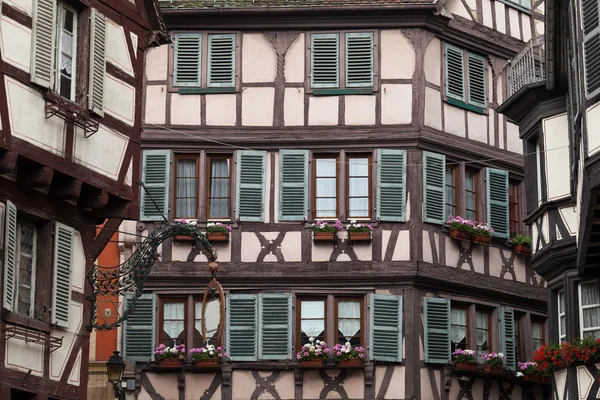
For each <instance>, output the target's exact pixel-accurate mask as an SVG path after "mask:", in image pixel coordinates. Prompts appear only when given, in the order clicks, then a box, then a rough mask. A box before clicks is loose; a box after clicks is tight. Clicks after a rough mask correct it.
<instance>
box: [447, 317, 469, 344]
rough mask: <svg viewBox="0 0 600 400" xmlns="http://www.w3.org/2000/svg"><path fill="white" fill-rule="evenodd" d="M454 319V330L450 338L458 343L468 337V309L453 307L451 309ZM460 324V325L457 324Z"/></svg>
mask: <svg viewBox="0 0 600 400" xmlns="http://www.w3.org/2000/svg"><path fill="white" fill-rule="evenodd" d="M450 317H451V321H452V332H451V337H450V340H452V343H455V344H458V343H461V342H463V341H465V342H466V338H467V311H466V310H463V309H454V308H453V309H452V310H451V311H450ZM457 325H460V326H457Z"/></svg>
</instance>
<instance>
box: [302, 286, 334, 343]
mask: <svg viewBox="0 0 600 400" xmlns="http://www.w3.org/2000/svg"><path fill="white" fill-rule="evenodd" d="M303 301H323V306H324V311H325V312H324V314H323V340H325V342H327V332H328V330H327V322H328V311H329V310H328V308H329V307H327V305H328V296H327V295H323V296H318V295H317V296H296V310H295V312H296V315H295V320H296V321H295V322H296V328H295V329H294V332H293V333H294V334H295V335H296V349H297V351H296V352H299V351H300V349H301V348H302V346H304V345H305V344H306V343H302V342H301V339H302V320H303V318H302V302H303ZM308 319H316V318H308Z"/></svg>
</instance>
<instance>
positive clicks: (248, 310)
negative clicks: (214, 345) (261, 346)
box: [227, 294, 258, 361]
mask: <svg viewBox="0 0 600 400" xmlns="http://www.w3.org/2000/svg"><path fill="white" fill-rule="evenodd" d="M257 303H258V301H257V296H256V295H255V294H230V295H228V296H227V350H228V351H229V356H230V357H231V359H232V360H233V361H256V356H257V334H256V333H257V328H258V318H257V314H258V312H257V311H258V309H257V308H258V307H257V305H258V304H257Z"/></svg>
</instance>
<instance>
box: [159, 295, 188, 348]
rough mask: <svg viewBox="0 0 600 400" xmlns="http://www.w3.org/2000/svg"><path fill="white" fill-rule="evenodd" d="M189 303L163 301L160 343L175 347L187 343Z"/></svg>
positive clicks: (183, 301)
mask: <svg viewBox="0 0 600 400" xmlns="http://www.w3.org/2000/svg"><path fill="white" fill-rule="evenodd" d="M186 305H187V302H186V301H185V300H161V307H160V324H161V325H160V326H161V328H162V329H159V338H158V342H159V343H164V344H165V345H166V346H167V347H173V346H175V345H180V344H183V343H184V342H185V332H186V326H185V325H186V315H187V307H186Z"/></svg>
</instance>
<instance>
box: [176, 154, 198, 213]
mask: <svg viewBox="0 0 600 400" xmlns="http://www.w3.org/2000/svg"><path fill="white" fill-rule="evenodd" d="M174 158H175V165H174V175H175V176H174V178H175V182H174V184H175V187H174V188H173V201H174V203H173V215H174V216H175V218H185V219H198V209H199V208H200V204H199V201H200V196H199V192H200V157H199V156H198V155H197V154H181V153H175V154H174ZM185 159H187V160H190V159H194V160H195V161H196V178H195V179H196V197H195V198H196V215H194V216H185V217H184V216H180V215H179V214H178V210H177V199H191V198H193V197H180V196H178V193H177V183H178V182H177V181H178V179H179V160H185ZM185 179H189V178H185Z"/></svg>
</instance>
